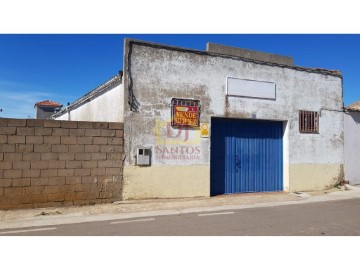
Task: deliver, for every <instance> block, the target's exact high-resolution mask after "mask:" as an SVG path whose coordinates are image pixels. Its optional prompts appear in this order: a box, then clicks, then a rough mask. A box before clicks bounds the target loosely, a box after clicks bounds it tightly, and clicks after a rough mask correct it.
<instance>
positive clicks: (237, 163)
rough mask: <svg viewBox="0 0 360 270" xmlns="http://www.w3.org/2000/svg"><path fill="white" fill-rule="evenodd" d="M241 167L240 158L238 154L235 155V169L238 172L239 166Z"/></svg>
mask: <svg viewBox="0 0 360 270" xmlns="http://www.w3.org/2000/svg"><path fill="white" fill-rule="evenodd" d="M239 167H240V160H239V158H238V156H237V155H236V156H235V170H236V172H238V168H239Z"/></svg>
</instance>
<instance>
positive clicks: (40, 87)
mask: <svg viewBox="0 0 360 270" xmlns="http://www.w3.org/2000/svg"><path fill="white" fill-rule="evenodd" d="M125 37H129V38H136V39H140V40H145V41H152V42H156V43H160V44H166V45H172V46H178V47H183V48H190V49H196V50H205V48H206V43H207V42H215V43H220V44H224V45H229V46H235V47H241V48H247V49H251V50H259V51H264V52H269V53H275V54H280V55H285V56H291V57H293V58H294V63H295V65H297V66H304V67H316V68H325V69H331V70H340V71H341V72H342V74H343V87H344V103H345V105H349V104H350V103H352V102H355V101H357V100H360V76H358V75H359V65H360V64H359V63H360V50H359V48H360V35H359V34H0V109H2V112H0V117H6V118H34V116H35V109H34V104H35V103H36V102H38V101H43V100H53V101H56V102H59V103H60V104H62V105H64V106H66V105H67V103H68V102H70V103H71V102H73V101H75V100H76V99H78V98H80V97H81V96H83V95H84V94H86V93H87V92H89V91H91V90H92V89H94V88H96V87H97V86H99V85H100V84H102V83H104V82H106V81H107V80H108V79H110V78H111V77H113V76H115V75H116V74H117V73H118V72H119V71H120V70H122V69H123V41H124V38H125Z"/></svg>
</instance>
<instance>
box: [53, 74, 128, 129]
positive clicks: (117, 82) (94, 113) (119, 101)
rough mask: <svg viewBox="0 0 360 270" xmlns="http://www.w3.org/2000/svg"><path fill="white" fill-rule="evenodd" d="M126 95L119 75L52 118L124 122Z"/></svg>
mask: <svg viewBox="0 0 360 270" xmlns="http://www.w3.org/2000/svg"><path fill="white" fill-rule="evenodd" d="M123 98H124V94H123V84H122V73H119V74H117V75H115V76H114V77H112V78H111V79H110V80H108V81H106V82H105V83H104V84H102V85H100V86H98V87H96V88H95V89H94V90H92V91H90V92H89V93H87V94H86V95H84V96H82V97H81V98H79V99H78V100H76V101H74V102H73V103H71V104H70V105H68V106H67V107H65V108H63V109H62V110H61V111H59V112H58V113H56V114H54V115H53V116H52V118H53V119H55V120H72V121H106V122H123V117H124V111H123V110H124V106H123V103H124V99H123Z"/></svg>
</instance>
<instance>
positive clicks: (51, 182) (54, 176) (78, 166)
mask: <svg viewBox="0 0 360 270" xmlns="http://www.w3.org/2000/svg"><path fill="white" fill-rule="evenodd" d="M122 167H123V124H122V123H106V122H75V121H74V122H73V121H55V120H34V119H0V209H12V208H34V207H48V206H61V205H81V204H93V203H106V202H112V201H116V200H120V199H121V187H122Z"/></svg>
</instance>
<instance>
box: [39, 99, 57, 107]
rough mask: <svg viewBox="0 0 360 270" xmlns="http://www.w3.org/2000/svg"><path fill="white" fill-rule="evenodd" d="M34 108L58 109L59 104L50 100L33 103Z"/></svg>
mask: <svg viewBox="0 0 360 270" xmlns="http://www.w3.org/2000/svg"><path fill="white" fill-rule="evenodd" d="M35 106H47V107H60V106H61V104H59V103H57V102H55V101H51V100H44V101H40V102H37V103H35Z"/></svg>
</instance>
